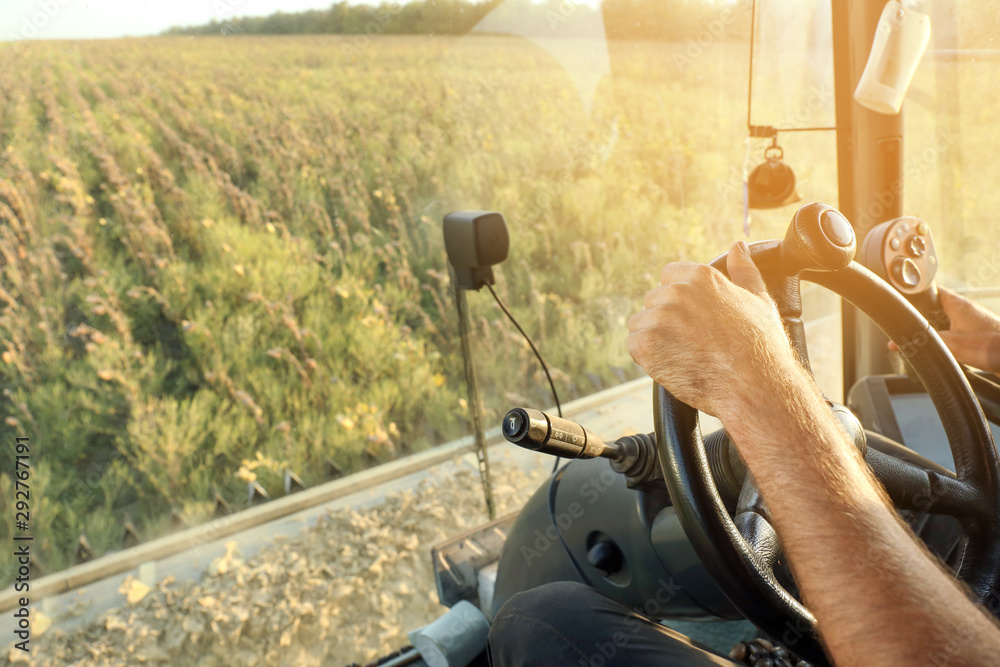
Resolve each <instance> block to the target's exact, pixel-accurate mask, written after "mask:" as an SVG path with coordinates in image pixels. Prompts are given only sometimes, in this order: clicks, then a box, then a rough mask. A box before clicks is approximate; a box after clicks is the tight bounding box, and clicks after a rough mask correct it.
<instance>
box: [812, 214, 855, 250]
mask: <svg viewBox="0 0 1000 667" xmlns="http://www.w3.org/2000/svg"><path fill="white" fill-rule="evenodd" d="M819 221H820V226H821V227H822V228H823V234H825V235H826V238H828V239H830V241H832V242H833V243H834V245H838V246H840V247H841V248H846V247H848V246H849V245H851V244H852V243H854V229H853V228H852V227H851V223H849V222H848V221H847V218H845V217H844V216H843V215H841V214H840V212H839V211H834V210H833V209H827V210H826V211H823V215H821V216H820V219H819Z"/></svg>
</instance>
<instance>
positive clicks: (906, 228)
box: [899, 222, 910, 234]
mask: <svg viewBox="0 0 1000 667" xmlns="http://www.w3.org/2000/svg"><path fill="white" fill-rule="evenodd" d="M899 228H900V229H902V230H903V233H904V234H905V233H906V232H908V231H910V223H908V222H904V223H903V224H901V225H900V226H899Z"/></svg>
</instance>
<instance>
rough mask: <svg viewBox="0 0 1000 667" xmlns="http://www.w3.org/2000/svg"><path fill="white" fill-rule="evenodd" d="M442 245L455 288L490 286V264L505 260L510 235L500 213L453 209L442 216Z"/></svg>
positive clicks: (491, 268)
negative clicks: (451, 271)
mask: <svg viewBox="0 0 1000 667" xmlns="http://www.w3.org/2000/svg"><path fill="white" fill-rule="evenodd" d="M444 248H445V251H446V252H447V253H448V263H449V264H451V266H452V268H453V270H454V275H455V286H456V287H457V288H458V289H466V290H478V289H480V288H481V287H482V286H483V285H492V284H493V282H494V278H493V265H494V264H499V263H500V262H502V261H504V260H505V259H507V252H508V251H509V250H510V236H509V235H508V234H507V223H506V222H505V221H504V219H503V216H502V215H500V214H499V213H495V212H492V211H456V212H455V213H449V214H448V215H446V216H445V217H444Z"/></svg>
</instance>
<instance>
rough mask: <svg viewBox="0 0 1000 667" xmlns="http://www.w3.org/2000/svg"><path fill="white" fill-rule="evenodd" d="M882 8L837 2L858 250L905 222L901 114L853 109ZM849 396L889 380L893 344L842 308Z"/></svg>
mask: <svg viewBox="0 0 1000 667" xmlns="http://www.w3.org/2000/svg"><path fill="white" fill-rule="evenodd" d="M884 6H885V0H833V2H832V10H833V21H832V26H833V63H834V91H835V99H836V112H837V168H838V191H839V192H838V195H839V206H840V210H841V211H842V212H843V213H844V214H845V215H846V216H847V218H848V219H849V220H851V222H852V224H853V225H854V228H855V231H856V233H857V236H858V246H859V247H860V246H861V243H862V242H863V240H864V237H865V235H866V234H867V233H868V231H869V230H870V229H871V228H872V227H874V226H875V225H877V224H879V223H880V222H884V221H886V220H891V219H893V218H896V217H899V216H900V215H902V214H903V113H902V112H900V113H899V114H898V115H896V116H886V115H883V114H879V113H876V112H874V111H871V110H869V109H866V108H865V107H863V106H861V105H860V104H858V103H857V102H855V101H854V89H855V87H856V86H857V82H858V80H859V79H860V78H861V73H862V71H864V67H865V63H866V62H867V60H868V52H869V50H870V48H871V44H872V40H873V39H874V36H875V28H876V26H877V25H878V20H879V16H880V15H881V13H882V9H883V7H884ZM842 315H843V324H842V326H843V352H844V366H843V373H844V394H845V396H846V394H847V392H848V391H849V390H850V388H851V387H852V386H853V385H854V383H855V382H856V381H857V380H858V379H859V378H862V377H865V376H866V375H872V374H878V373H890V372H892V367H891V365H890V361H889V358H888V355H887V352H886V343H887V341H888V339H887V338H886V336H885V335H884V334H883V333H882V332H881V330H879V329H878V328H877V327H876V326H875V325H874V324H873V323H872V322H871V320H869V319H868V318H867V317H865V316H864V315H863V314H861V313H860V312H859V311H858V310H857V309H856V308H854V307H853V306H851V305H850V304H848V303H846V302H845V303H844V304H843V305H842Z"/></svg>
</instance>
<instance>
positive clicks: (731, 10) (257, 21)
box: [164, 0, 749, 41]
mask: <svg viewBox="0 0 1000 667" xmlns="http://www.w3.org/2000/svg"><path fill="white" fill-rule="evenodd" d="M217 4H218V8H219V10H220V11H219V14H220V18H219V19H215V20H212V21H211V22H209V23H207V24H205V25H199V26H183V27H174V28H171V29H169V30H167V31H166V32H165V33H164V34H167V35H219V34H222V35H322V34H334V35H343V34H348V35H350V34H365V33H367V34H389V35H392V34H397V35H398V34H414V35H429V34H433V35H462V34H466V33H468V32H470V31H472V30H473V28H475V27H476V25H477V24H479V22H480V21H482V19H483V18H485V17H486V15H487V14H489V13H490V12H491V11H493V10H494V9H496V8H497V7H498V6H500V5H501V4H504V5H505V6H504V11H505V13H517V14H518V15H522V14H523V15H524V16H526V17H533V18H536V19H540V20H541V21H547V22H548V24H550V25H552V26H556V25H558V24H559V23H560V22H562V21H563V20H564V19H565V18H566V17H567V16H568V15H569V14H572V15H573V17H574V20H579V19H580V18H584V19H585V18H586V17H587V15H593V16H595V17H596V14H597V12H601V13H602V14H603V19H604V26H605V32H606V34H607V36H608V38H609V39H649V40H658V41H685V40H688V39H696V38H697V37H698V36H699V35H701V34H703V33H705V34H711V35H712V36H713V37H714V38H719V37H722V36H726V37H737V38H746V37H747V36H748V35H746V34H743V33H746V32H747V30H746V25H745V22H744V21H742V20H735V19H739V18H742V17H745V16H746V15H747V13H748V7H749V2H748V0H673V1H671V2H665V1H664V0H602V1H601V3H600V6H595V5H593V4H589V3H585V2H581V0H540V1H539V0H479V1H475V0H413V1H411V2H407V3H405V4H399V3H390V2H383V3H382V4H379V5H361V4H350V3H348V2H343V1H341V2H336V3H334V4H333V5H331V6H330V7H329V8H328V9H314V10H308V11H302V12H293V13H290V12H282V11H278V12H275V13H274V14H271V15H269V16H242V17H228V16H226V14H227V13H228V11H229V10H228V8H227V5H226V0H219V3H217ZM541 25H544V23H541Z"/></svg>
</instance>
